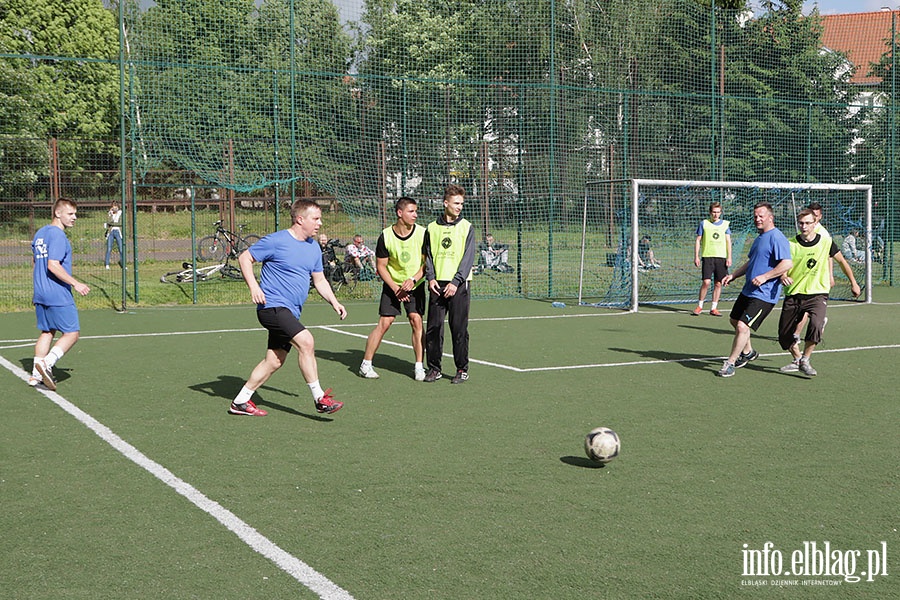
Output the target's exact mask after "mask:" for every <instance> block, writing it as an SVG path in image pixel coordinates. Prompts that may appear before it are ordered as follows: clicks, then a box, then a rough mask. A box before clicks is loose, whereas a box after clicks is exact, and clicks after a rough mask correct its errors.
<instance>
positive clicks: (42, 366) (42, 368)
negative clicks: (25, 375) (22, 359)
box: [34, 360, 56, 392]
mask: <svg viewBox="0 0 900 600" xmlns="http://www.w3.org/2000/svg"><path fill="white" fill-rule="evenodd" d="M34 368H35V369H37V372H38V373H40V374H41V379H43V380H44V387H45V388H47V389H48V390H50V391H51V392H52V391H55V390H56V379H54V378H53V369H51V368H50V367H48V366H47V364H46V363H45V362H44V361H43V360H39V361H37V362H36V363H34Z"/></svg>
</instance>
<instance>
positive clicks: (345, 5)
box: [139, 0, 900, 21]
mask: <svg viewBox="0 0 900 600" xmlns="http://www.w3.org/2000/svg"><path fill="white" fill-rule="evenodd" d="M139 1H140V4H141V6H143V7H146V6H150V5H151V4H153V0H139ZM332 1H333V2H334V4H335V6H337V7H338V11H340V13H341V18H343V20H345V21H355V20H357V19H359V17H360V16H361V14H362V5H363V0H332ZM753 3H754V4H757V5H758V4H759V1H758V0H755V1H754V2H753ZM816 4H818V5H819V12H820V13H821V14H823V15H832V14H841V13H857V12H870V11H876V10H881V7H883V6H888V7H890V8H893V9H895V10H897V9H900V0H816V1H810V0H807V1H805V2H804V3H803V12H804V13H809V12H810V11H811V10H812V9H813V7H814V6H815V5H816Z"/></svg>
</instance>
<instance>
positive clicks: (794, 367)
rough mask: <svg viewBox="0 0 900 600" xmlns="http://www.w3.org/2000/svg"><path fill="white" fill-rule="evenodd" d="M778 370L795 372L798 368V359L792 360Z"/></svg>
mask: <svg viewBox="0 0 900 600" xmlns="http://www.w3.org/2000/svg"><path fill="white" fill-rule="evenodd" d="M778 370H779V371H781V372H782V373H796V372H797V371H799V370H800V359H797V360H792V361H791V362H789V363H788V364H786V365H784V366H783V367H781V368H780V369H778Z"/></svg>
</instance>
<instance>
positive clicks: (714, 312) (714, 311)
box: [709, 308, 722, 317]
mask: <svg viewBox="0 0 900 600" xmlns="http://www.w3.org/2000/svg"><path fill="white" fill-rule="evenodd" d="M709 314H710V315H712V316H714V317H721V316H722V313H720V312H719V309H718V308H711V309H709Z"/></svg>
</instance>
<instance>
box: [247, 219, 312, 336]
mask: <svg viewBox="0 0 900 600" xmlns="http://www.w3.org/2000/svg"><path fill="white" fill-rule="evenodd" d="M250 256H252V257H253V259H254V260H256V261H257V262H261V263H262V271H261V276H260V282H259V287H260V288H262V291H263V293H264V294H265V295H266V303H265V305H260V306H258V307H257V308H275V307H278V306H281V307H284V308H288V309H290V311H291V312H292V313H293V314H294V316H295V317H297V318H298V319H299V318H300V311H301V310H303V303H304V302H306V297H307V296H308V295H309V281H310V276H311V274H312V273H321V272H322V249H321V248H320V247H319V244H318V243H317V242H316V241H315V240H314V239H312V238H309V239H306V240H303V241H299V240H297V238H295V237H294V236H293V235H291V233H290V231H289V230H287V229H282V230H281V231H276V232H275V233H271V234H269V235H267V236H266V237H264V238H263V239H261V240H259V241H258V242H256V243H255V244H253V245H252V246H250Z"/></svg>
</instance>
